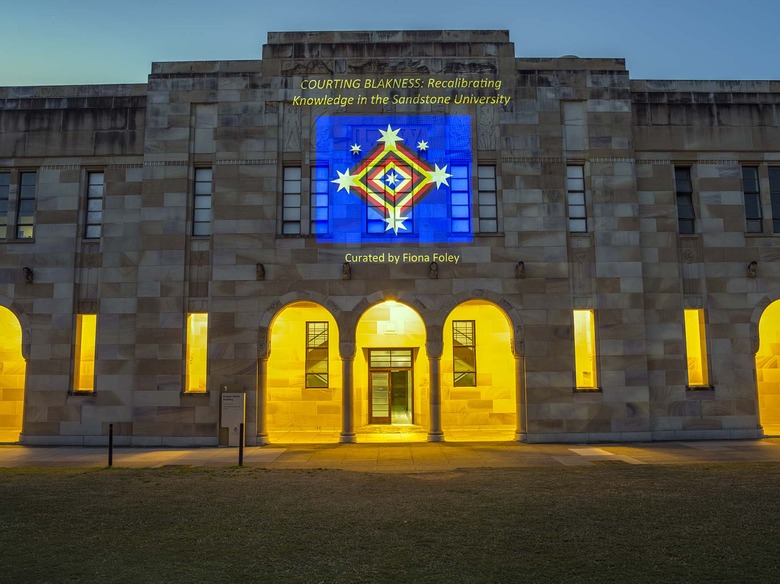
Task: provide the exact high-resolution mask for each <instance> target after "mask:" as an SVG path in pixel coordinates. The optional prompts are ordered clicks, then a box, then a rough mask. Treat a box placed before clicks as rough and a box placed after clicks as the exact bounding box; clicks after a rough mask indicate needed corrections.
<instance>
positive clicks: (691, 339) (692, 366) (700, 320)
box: [685, 308, 710, 387]
mask: <svg viewBox="0 0 780 584" xmlns="http://www.w3.org/2000/svg"><path fill="white" fill-rule="evenodd" d="M685 353H686V355H687V356H688V386H689V387H708V386H709V383H710V381H709V371H708V366H707V337H706V334H705V329H704V310H703V309H701V308H690V309H689V308H686V309H685Z"/></svg>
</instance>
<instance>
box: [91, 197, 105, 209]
mask: <svg viewBox="0 0 780 584" xmlns="http://www.w3.org/2000/svg"><path fill="white" fill-rule="evenodd" d="M102 210H103V199H89V200H87V211H102Z"/></svg>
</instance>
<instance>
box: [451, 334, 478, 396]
mask: <svg viewBox="0 0 780 584" xmlns="http://www.w3.org/2000/svg"><path fill="white" fill-rule="evenodd" d="M452 375H453V378H452V384H453V386H455V387H476V385H477V345H476V329H475V324H474V321H473V320H453V321H452Z"/></svg>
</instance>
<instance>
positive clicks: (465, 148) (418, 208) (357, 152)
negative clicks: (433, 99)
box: [311, 115, 472, 243]
mask: <svg viewBox="0 0 780 584" xmlns="http://www.w3.org/2000/svg"><path fill="white" fill-rule="evenodd" d="M315 135H316V144H315V147H316V155H315V167H314V168H313V169H312V191H311V192H312V229H313V232H314V233H315V234H316V236H317V241H318V242H323V243H467V242H470V241H471V240H472V218H471V200H472V198H471V178H470V173H471V157H472V154H471V117H470V116H445V115H429V116H404V115H374V116H322V117H320V118H318V120H317V123H316V134H315Z"/></svg>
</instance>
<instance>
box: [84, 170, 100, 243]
mask: <svg viewBox="0 0 780 584" xmlns="http://www.w3.org/2000/svg"><path fill="white" fill-rule="evenodd" d="M104 178H105V176H104V174H103V173H102V172H88V173H87V220H86V227H85V228H84V237H85V238H86V239H99V238H100V232H101V230H102V226H103V190H104V182H103V181H104Z"/></svg>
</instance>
